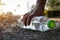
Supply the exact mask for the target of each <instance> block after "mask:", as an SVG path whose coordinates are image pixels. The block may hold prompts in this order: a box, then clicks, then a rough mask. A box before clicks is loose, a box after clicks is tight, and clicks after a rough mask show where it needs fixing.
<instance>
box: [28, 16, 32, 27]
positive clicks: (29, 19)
mask: <svg viewBox="0 0 60 40" xmlns="http://www.w3.org/2000/svg"><path fill="white" fill-rule="evenodd" d="M31 20H32V16H28V19H27V25H28V26H29V25H30V23H31Z"/></svg>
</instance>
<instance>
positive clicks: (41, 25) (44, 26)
mask: <svg viewBox="0 0 60 40" xmlns="http://www.w3.org/2000/svg"><path fill="white" fill-rule="evenodd" d="M22 25H23V26H21V28H26V29H32V30H38V31H47V30H50V29H54V28H56V22H55V21H54V20H49V19H48V18H47V17H46V16H38V17H34V18H32V20H31V24H30V25H29V26H25V25H24V24H22Z"/></svg>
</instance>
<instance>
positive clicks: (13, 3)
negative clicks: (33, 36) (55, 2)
mask: <svg viewBox="0 0 60 40" xmlns="http://www.w3.org/2000/svg"><path fill="white" fill-rule="evenodd" d="M33 5H36V0H0V13H2V12H10V11H11V12H12V13H13V14H14V15H23V14H25V13H27V12H28V11H30V10H31V7H32V6H33Z"/></svg>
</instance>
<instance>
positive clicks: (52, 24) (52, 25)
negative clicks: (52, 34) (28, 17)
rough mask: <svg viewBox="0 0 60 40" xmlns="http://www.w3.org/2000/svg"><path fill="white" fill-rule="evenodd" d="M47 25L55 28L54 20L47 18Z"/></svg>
mask: <svg viewBox="0 0 60 40" xmlns="http://www.w3.org/2000/svg"><path fill="white" fill-rule="evenodd" d="M47 25H48V27H49V28H55V27H56V23H55V21H54V20H49V21H48V23H47Z"/></svg>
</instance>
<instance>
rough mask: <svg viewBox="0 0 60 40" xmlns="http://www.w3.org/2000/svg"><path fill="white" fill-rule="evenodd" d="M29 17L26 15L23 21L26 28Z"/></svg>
mask: <svg viewBox="0 0 60 40" xmlns="http://www.w3.org/2000/svg"><path fill="white" fill-rule="evenodd" d="M28 15H29V14H25V15H24V16H23V19H22V21H23V23H24V25H25V26H27V18H28Z"/></svg>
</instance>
